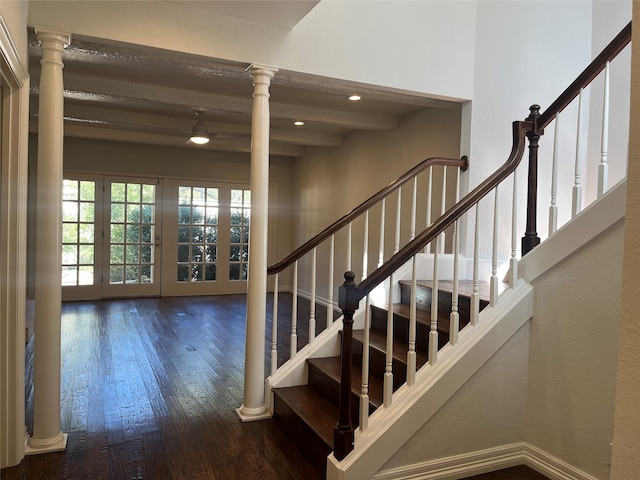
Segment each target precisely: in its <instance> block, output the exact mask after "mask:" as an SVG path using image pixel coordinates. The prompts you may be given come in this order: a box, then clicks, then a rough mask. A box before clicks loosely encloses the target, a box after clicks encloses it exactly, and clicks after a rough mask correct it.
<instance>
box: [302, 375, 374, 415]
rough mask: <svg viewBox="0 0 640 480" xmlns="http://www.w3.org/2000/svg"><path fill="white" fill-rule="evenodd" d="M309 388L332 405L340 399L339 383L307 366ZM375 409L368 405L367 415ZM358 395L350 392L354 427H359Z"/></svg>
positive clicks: (336, 403)
mask: <svg viewBox="0 0 640 480" xmlns="http://www.w3.org/2000/svg"><path fill="white" fill-rule="evenodd" d="M309 386H310V387H313V388H314V389H315V390H316V391H317V392H318V393H319V394H320V395H321V396H322V397H323V398H325V399H326V400H328V401H330V402H331V403H333V404H334V405H338V404H339V398H340V382H338V381H336V380H334V379H333V378H331V377H329V376H327V375H325V373H324V372H323V371H322V370H320V369H318V368H316V367H315V366H314V365H312V364H309ZM374 410H375V407H374V406H373V405H369V413H373V411H374ZM359 412H360V395H359V393H356V392H353V391H352V392H351V422H352V423H353V425H354V426H356V427H357V426H358V425H360V415H359Z"/></svg>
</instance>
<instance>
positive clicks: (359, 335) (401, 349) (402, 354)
mask: <svg viewBox="0 0 640 480" xmlns="http://www.w3.org/2000/svg"><path fill="white" fill-rule="evenodd" d="M353 338H354V339H355V340H357V341H359V342H360V343H362V344H364V330H354V331H353ZM369 345H370V347H373V348H376V349H378V350H380V351H381V352H384V351H386V348H387V336H386V335H385V334H384V333H382V332H379V331H377V330H373V329H372V330H369ZM408 351H409V345H408V344H405V343H404V342H399V341H396V340H394V341H393V358H394V359H396V360H398V361H400V362H402V363H404V364H406V363H407V352H408ZM416 355H417V365H418V368H420V367H421V366H422V365H424V364H425V363H427V360H428V358H427V354H426V352H423V351H421V350H420V351H416Z"/></svg>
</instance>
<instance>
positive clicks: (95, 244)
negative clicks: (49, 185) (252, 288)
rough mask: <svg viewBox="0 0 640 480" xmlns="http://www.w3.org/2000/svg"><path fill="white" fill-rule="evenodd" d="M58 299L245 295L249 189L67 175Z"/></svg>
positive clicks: (232, 186)
mask: <svg viewBox="0 0 640 480" xmlns="http://www.w3.org/2000/svg"><path fill="white" fill-rule="evenodd" d="M63 197H64V198H63V225H62V232H63V243H62V271H63V274H62V285H63V299H65V300H75V299H96V298H109V297H134V296H158V295H163V296H165V295H166V296H170V295H212V294H220V293H243V292H245V291H246V281H247V275H248V262H249V248H248V247H249V245H248V243H249V228H250V218H251V212H250V202H251V193H250V191H249V188H248V186H247V185H244V184H226V183H219V182H218V183H213V182H195V181H178V180H171V179H164V180H158V179H148V178H134V177H105V176H92V175H67V174H65V179H64V188H63Z"/></svg>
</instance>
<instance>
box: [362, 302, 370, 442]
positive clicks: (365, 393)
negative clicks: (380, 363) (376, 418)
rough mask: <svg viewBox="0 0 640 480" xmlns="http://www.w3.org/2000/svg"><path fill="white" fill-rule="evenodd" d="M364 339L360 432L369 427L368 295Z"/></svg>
mask: <svg viewBox="0 0 640 480" xmlns="http://www.w3.org/2000/svg"><path fill="white" fill-rule="evenodd" d="M364 308H365V310H364V331H363V334H364V339H363V342H362V383H361V393H360V430H361V431H362V432H364V431H365V430H366V429H367V427H368V426H369V329H370V328H371V308H370V306H369V295H367V299H366V301H365V306H364Z"/></svg>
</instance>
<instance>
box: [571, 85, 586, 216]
mask: <svg viewBox="0 0 640 480" xmlns="http://www.w3.org/2000/svg"><path fill="white" fill-rule="evenodd" d="M583 90H584V89H582V88H581V89H580V95H579V96H578V132H577V134H576V171H575V181H574V184H573V201H572V203H571V218H573V217H575V216H576V215H577V214H578V213H580V211H581V210H582V178H581V176H582V151H583V148H582V143H583V142H582V140H581V138H580V137H581V136H582V135H581V132H582V92H583Z"/></svg>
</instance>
